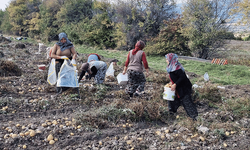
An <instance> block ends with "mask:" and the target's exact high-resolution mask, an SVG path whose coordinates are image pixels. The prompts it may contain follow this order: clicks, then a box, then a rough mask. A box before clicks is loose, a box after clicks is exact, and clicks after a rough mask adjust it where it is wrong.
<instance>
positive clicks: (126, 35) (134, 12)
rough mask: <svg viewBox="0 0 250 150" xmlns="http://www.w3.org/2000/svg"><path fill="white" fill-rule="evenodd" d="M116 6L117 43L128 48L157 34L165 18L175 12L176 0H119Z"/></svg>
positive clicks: (170, 16) (167, 18) (120, 46)
mask: <svg viewBox="0 0 250 150" xmlns="http://www.w3.org/2000/svg"><path fill="white" fill-rule="evenodd" d="M114 7H115V11H116V13H115V14H116V17H115V18H114V22H115V23H116V24H115V26H116V31H115V36H116V39H117V42H118V44H117V45H118V46H119V48H123V49H126V50H130V49H132V48H134V45H135V43H136V42H137V41H138V40H144V41H146V40H147V39H149V38H151V37H155V36H157V35H158V33H159V31H160V27H161V25H162V24H163V20H169V19H170V18H172V17H173V16H174V14H175V12H174V8H175V3H174V0H136V1H133V0H127V1H123V0H118V1H116V2H115V3H114Z"/></svg>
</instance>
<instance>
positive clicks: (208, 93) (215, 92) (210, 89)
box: [198, 84, 221, 105]
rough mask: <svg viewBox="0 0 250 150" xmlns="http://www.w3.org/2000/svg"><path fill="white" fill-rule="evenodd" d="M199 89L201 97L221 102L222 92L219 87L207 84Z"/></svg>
mask: <svg viewBox="0 0 250 150" xmlns="http://www.w3.org/2000/svg"><path fill="white" fill-rule="evenodd" d="M198 91H199V96H200V98H201V99H203V98H205V99H208V100H209V101H211V102H215V103H216V102H221V94H220V93H219V89H218V88H217V87H214V86H211V85H209V84H206V85H205V86H204V87H203V88H199V89H198ZM210 105H211V104H210Z"/></svg>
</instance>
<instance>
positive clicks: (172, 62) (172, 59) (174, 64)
mask: <svg viewBox="0 0 250 150" xmlns="http://www.w3.org/2000/svg"><path fill="white" fill-rule="evenodd" d="M165 57H166V59H167V60H168V61H169V64H168V66H167V68H166V69H167V72H168V73H170V72H173V71H175V70H179V69H181V70H183V71H185V70H184V68H183V66H182V65H181V63H180V62H179V61H178V56H177V55H176V54H174V53H168V54H167V55H165Z"/></svg>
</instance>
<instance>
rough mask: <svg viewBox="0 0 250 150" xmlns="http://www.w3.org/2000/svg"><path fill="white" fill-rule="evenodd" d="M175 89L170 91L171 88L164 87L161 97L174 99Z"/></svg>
mask: <svg viewBox="0 0 250 150" xmlns="http://www.w3.org/2000/svg"><path fill="white" fill-rule="evenodd" d="M174 98H175V91H171V88H168V87H164V93H163V99H166V100H169V101H174Z"/></svg>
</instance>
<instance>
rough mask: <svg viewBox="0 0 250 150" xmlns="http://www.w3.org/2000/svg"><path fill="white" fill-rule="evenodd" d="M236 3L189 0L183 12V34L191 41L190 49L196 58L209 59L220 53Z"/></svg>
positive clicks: (222, 0) (217, 0)
mask: <svg viewBox="0 0 250 150" xmlns="http://www.w3.org/2000/svg"><path fill="white" fill-rule="evenodd" d="M236 1H237V0H213V1H211V0H187V3H186V4H185V5H184V11H183V22H184V26H185V27H184V29H183V34H184V35H185V36H186V37H187V38H188V39H189V40H190V41H189V47H190V49H191V51H192V52H193V55H194V56H196V57H198V58H204V59H208V58H211V57H212V56H213V54H215V53H217V52H218V51H219V49H218V48H219V47H221V46H222V45H223V44H224V40H223V39H225V35H226V34H224V33H227V31H228V29H229V26H228V25H227V23H230V21H231V20H230V19H232V17H233V16H230V11H231V10H232V9H233V8H234V4H235V3H236Z"/></svg>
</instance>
